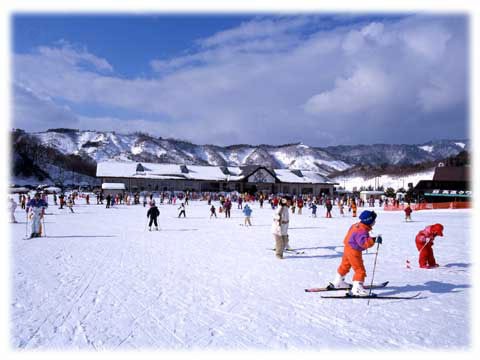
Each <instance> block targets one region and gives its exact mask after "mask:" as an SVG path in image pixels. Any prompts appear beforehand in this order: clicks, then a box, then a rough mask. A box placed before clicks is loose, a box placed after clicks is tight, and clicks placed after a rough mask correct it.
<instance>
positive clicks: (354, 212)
mask: <svg viewBox="0 0 480 360" xmlns="http://www.w3.org/2000/svg"><path fill="white" fill-rule="evenodd" d="M350 207H351V209H352V217H357V203H356V201H355V199H352V203H351V205H350Z"/></svg>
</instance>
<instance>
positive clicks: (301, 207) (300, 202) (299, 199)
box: [297, 197, 303, 215]
mask: <svg viewBox="0 0 480 360" xmlns="http://www.w3.org/2000/svg"><path fill="white" fill-rule="evenodd" d="M297 208H298V215H302V209H303V198H302V197H299V198H298V200H297Z"/></svg>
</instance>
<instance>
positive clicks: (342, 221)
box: [10, 199, 471, 350]
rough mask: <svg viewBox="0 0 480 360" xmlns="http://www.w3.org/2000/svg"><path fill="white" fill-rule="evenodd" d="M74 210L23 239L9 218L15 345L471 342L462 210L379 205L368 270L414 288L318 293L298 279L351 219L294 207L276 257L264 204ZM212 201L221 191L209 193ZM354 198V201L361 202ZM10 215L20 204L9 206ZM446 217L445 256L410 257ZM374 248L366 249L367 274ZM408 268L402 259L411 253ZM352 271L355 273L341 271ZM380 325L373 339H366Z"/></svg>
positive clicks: (330, 266) (466, 221)
mask: <svg viewBox="0 0 480 360" xmlns="http://www.w3.org/2000/svg"><path fill="white" fill-rule="evenodd" d="M78 202H79V204H77V206H75V211H76V212H75V213H74V214H71V213H70V212H69V211H68V210H59V209H58V208H57V207H55V206H53V204H52V201H50V203H51V206H50V208H49V210H48V213H50V214H51V215H47V216H46V219H45V225H46V230H47V234H48V236H49V237H45V238H39V239H32V240H29V241H23V240H22V238H23V237H24V236H25V223H23V224H12V225H11V227H12V239H11V244H12V246H11V251H12V263H11V267H12V272H11V273H12V289H13V291H12V299H11V307H10V313H11V315H10V322H11V339H10V341H11V344H12V347H13V348H16V349H20V350H32V349H42V350H51V349H67V350H78V349H90V350H139V349H151V350H152V349H153V350H203V349H227V350H247V349H257V350H265V349H268V350H287V349H288V350H321V349H356V348H361V349H365V350H372V349H410V350H412V349H438V348H441V349H466V348H468V347H469V345H470V333H469V331H470V330H469V329H470V324H469V319H470V300H469V295H470V287H471V284H470V272H471V268H470V267H471V259H470V258H469V247H470V242H469V241H466V240H465V241H464V240H462V241H461V244H462V245H463V246H459V245H458V244H459V242H458V239H469V234H468V232H469V228H470V215H471V212H470V211H469V210H456V211H454V210H441V211H440V210H438V211H423V212H414V213H413V215H412V217H413V218H414V222H412V223H405V222H404V221H403V216H404V215H403V212H384V211H383V210H381V209H378V208H376V209H375V210H376V211H377V212H378V213H379V217H378V219H377V224H376V226H375V228H374V231H373V232H372V233H373V234H378V233H381V234H382V236H383V238H384V244H382V245H381V246H380V248H379V253H378V260H377V270H376V274H375V282H381V281H386V280H389V281H390V283H389V285H388V286H387V287H386V288H385V289H381V290H376V291H375V292H377V293H379V294H385V295H410V294H413V293H415V292H418V291H421V293H422V294H421V296H420V298H419V299H414V300H407V301H405V300H384V301H381V302H380V301H378V302H376V301H375V300H372V301H371V302H370V305H367V302H366V301H364V300H362V301H355V300H344V301H341V302H340V301H336V300H329V299H321V298H320V297H319V294H318V293H305V292H304V288H306V287H316V286H325V285H326V284H327V283H328V281H330V280H331V279H332V277H333V276H334V273H335V271H336V268H337V267H338V265H339V262H340V259H341V256H342V252H343V244H342V241H343V237H344V235H345V233H346V232H347V230H348V227H349V226H350V225H351V224H352V223H353V222H354V221H355V220H356V219H353V218H352V217H350V216H349V214H348V213H347V214H348V215H346V216H345V217H341V216H339V214H338V212H337V209H336V208H334V211H333V216H334V217H333V218H332V219H326V218H324V217H323V215H324V209H323V207H319V209H318V213H319V217H318V218H312V217H311V216H310V212H309V211H308V210H306V209H304V213H303V215H298V214H294V215H291V229H290V242H291V245H292V246H293V247H294V248H297V249H300V250H303V251H305V253H304V254H298V255H296V254H290V253H286V254H285V258H284V260H277V259H276V258H275V256H274V253H273V251H271V250H268V249H269V248H272V247H273V239H272V235H271V234H270V223H271V217H272V210H271V209H270V208H269V206H268V204H267V203H266V204H265V207H264V208H263V209H260V208H259V207H258V204H254V205H253V210H254V211H253V215H252V221H253V224H254V226H253V227H245V226H238V225H239V224H241V223H243V216H242V214H241V211H240V210H238V209H236V205H235V204H234V206H233V209H232V218H230V219H225V218H224V217H223V214H218V216H219V218H218V219H215V218H214V219H209V206H208V205H207V204H206V202H195V201H194V202H192V203H191V204H190V205H188V206H187V218H185V219H184V218H180V219H179V218H177V217H176V215H177V207H178V205H167V204H164V205H160V206H159V209H160V212H161V215H160V219H159V220H160V224H159V225H160V228H161V230H160V231H158V232H157V231H152V232H149V231H144V229H145V228H146V226H145V223H146V220H147V219H146V216H145V214H146V210H147V209H146V208H143V206H140V205H136V206H125V205H117V206H115V208H112V209H105V208H104V206H101V205H89V206H87V205H85V204H84V203H83V200H81V199H80V200H79V201H78ZM216 205H218V204H216ZM360 210H362V209H360ZM16 216H17V219H18V220H19V221H24V219H22V216H24V215H23V213H22V212H21V211H17V213H16ZM435 222H440V223H443V224H444V225H445V237H444V238H437V240H436V241H435V247H434V250H435V256H436V258H437V261H438V262H439V263H440V264H441V265H444V266H442V267H440V268H438V269H435V270H423V269H418V267H417V251H416V248H415V245H414V237H415V234H416V233H417V232H418V231H419V230H421V229H423V228H424V227H425V226H426V225H429V224H432V223H435ZM375 249H376V246H375V247H374V248H371V249H369V251H368V253H365V254H364V260H365V266H366V269H367V274H368V277H367V279H366V283H370V281H371V274H372V269H373V261H374V258H375V251H376V250H375ZM407 259H409V260H410V262H411V267H412V268H411V269H407V268H406V267H405V262H406V260H407ZM347 280H349V281H350V280H351V274H350V275H349V277H348V278H347ZM366 338H367V339H372V338H374V339H375V341H374V342H370V341H367V342H366V341H365V339H366Z"/></svg>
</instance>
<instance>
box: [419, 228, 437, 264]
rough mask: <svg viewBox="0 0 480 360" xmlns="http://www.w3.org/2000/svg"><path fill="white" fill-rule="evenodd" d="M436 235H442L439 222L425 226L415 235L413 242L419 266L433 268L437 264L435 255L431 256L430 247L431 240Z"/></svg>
mask: <svg viewBox="0 0 480 360" xmlns="http://www.w3.org/2000/svg"><path fill="white" fill-rule="evenodd" d="M437 235H439V236H443V225H441V224H435V225H430V226H427V227H426V228H425V229H423V230H421V231H419V232H418V234H417V236H416V237H415V244H416V245H417V250H418V251H419V254H418V265H419V266H420V267H421V268H433V267H437V266H438V264H437V262H436V261H435V257H434V256H433V249H432V246H433V240H434V239H435V237H436V236H437Z"/></svg>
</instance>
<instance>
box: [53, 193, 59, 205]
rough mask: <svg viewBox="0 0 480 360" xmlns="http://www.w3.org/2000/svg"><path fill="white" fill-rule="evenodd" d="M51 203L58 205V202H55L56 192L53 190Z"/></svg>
mask: <svg viewBox="0 0 480 360" xmlns="http://www.w3.org/2000/svg"><path fill="white" fill-rule="evenodd" d="M53 204H54V205H55V206H56V205H58V204H57V192H56V191H54V192H53Z"/></svg>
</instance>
